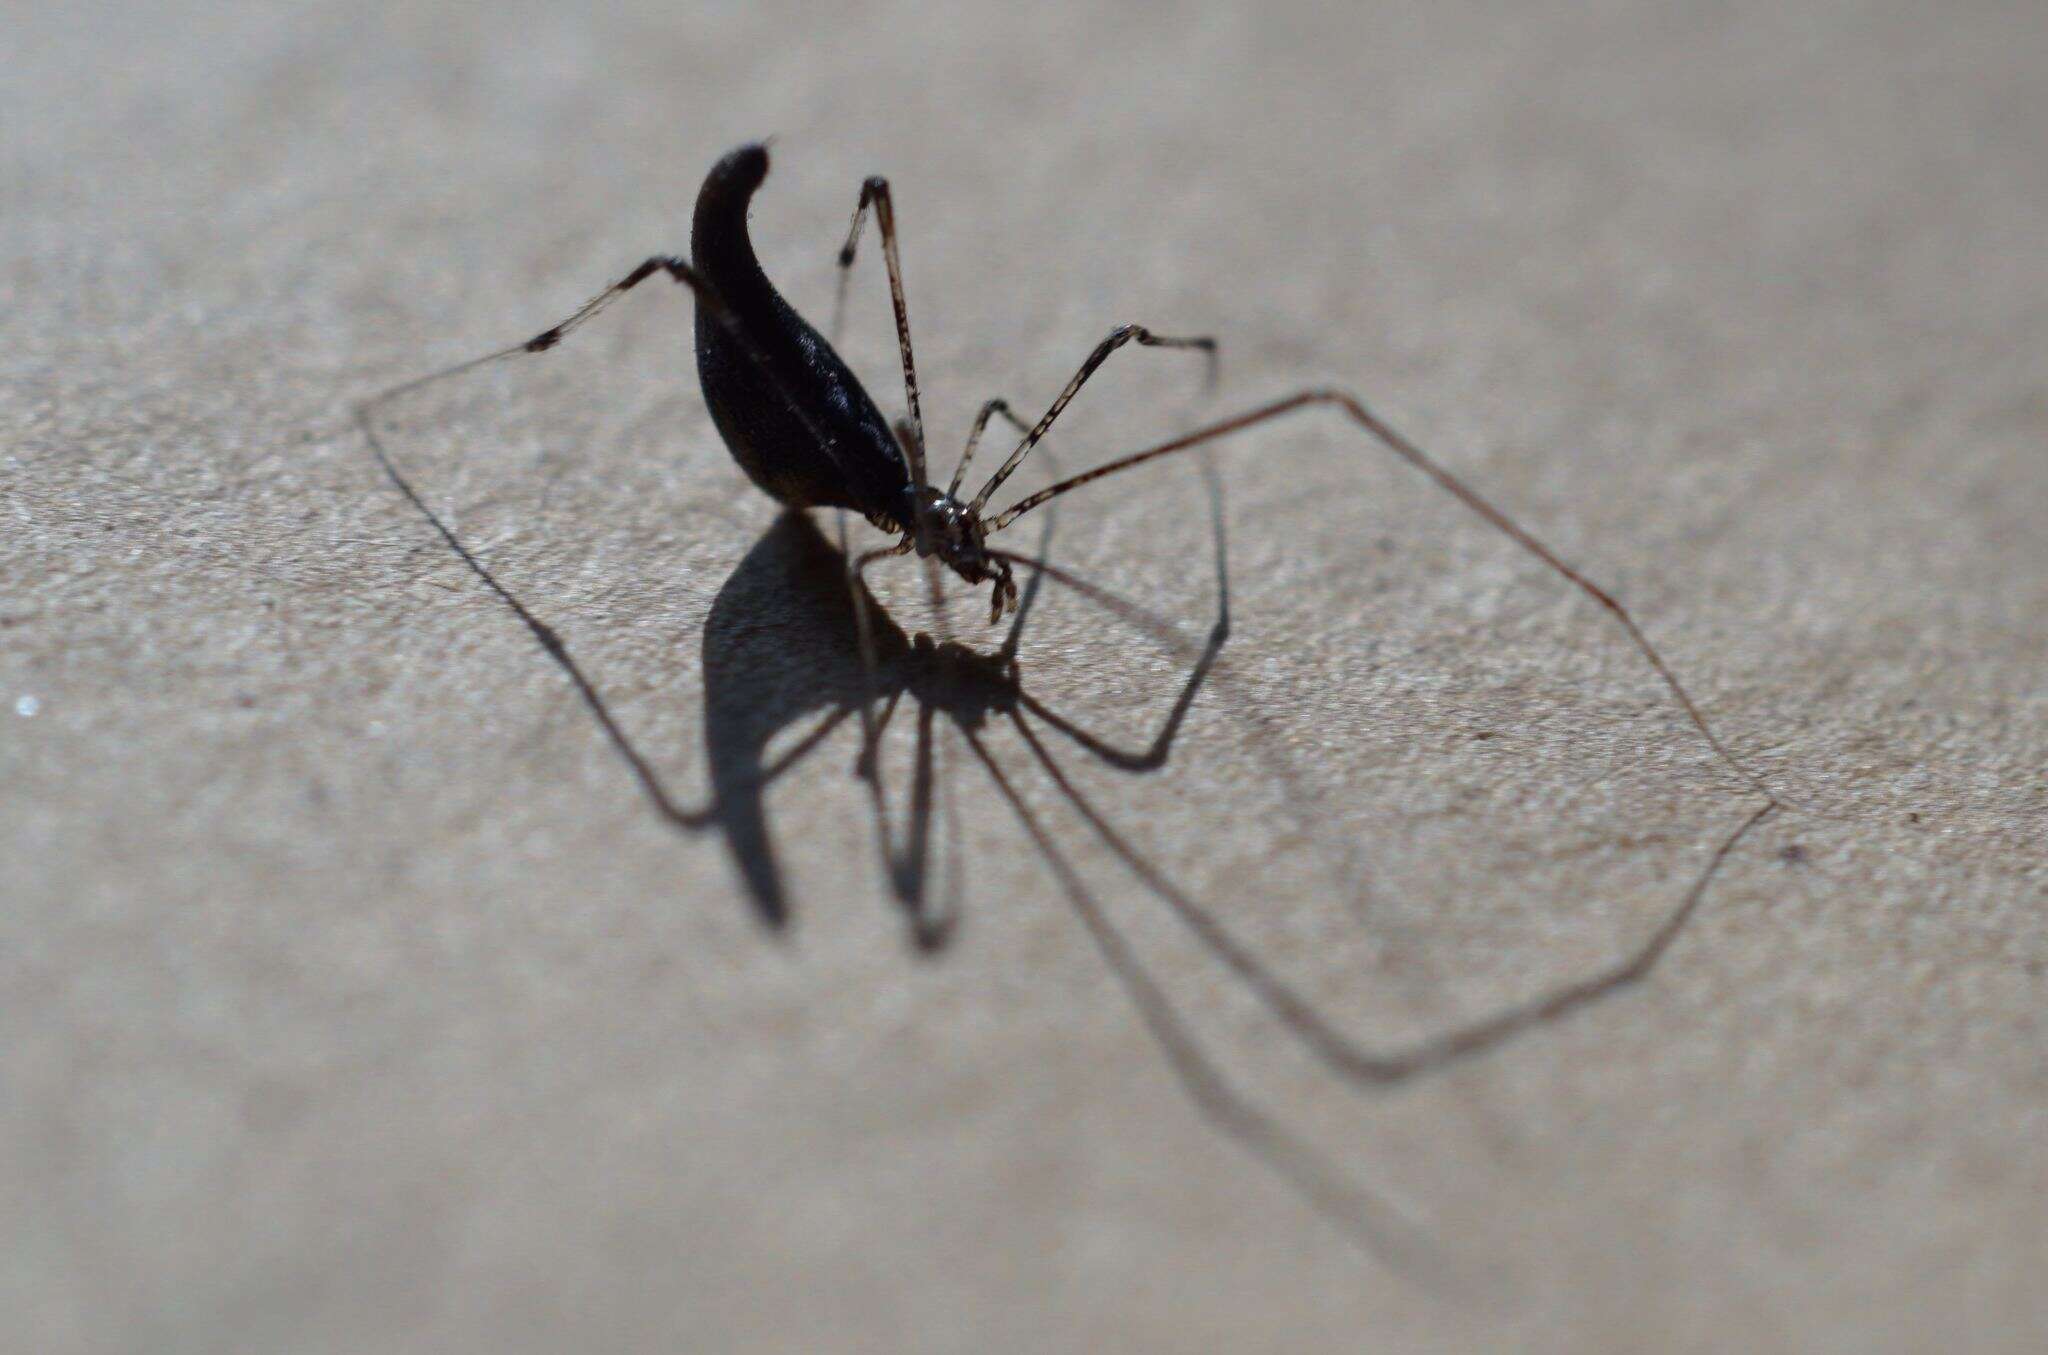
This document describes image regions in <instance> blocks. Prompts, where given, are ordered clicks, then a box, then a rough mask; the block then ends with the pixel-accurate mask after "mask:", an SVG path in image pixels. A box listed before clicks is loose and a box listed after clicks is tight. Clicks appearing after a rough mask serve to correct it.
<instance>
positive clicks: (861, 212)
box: [832, 174, 931, 489]
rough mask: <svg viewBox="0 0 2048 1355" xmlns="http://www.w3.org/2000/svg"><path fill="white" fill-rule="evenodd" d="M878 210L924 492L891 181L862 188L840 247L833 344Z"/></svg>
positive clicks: (913, 457)
mask: <svg viewBox="0 0 2048 1355" xmlns="http://www.w3.org/2000/svg"><path fill="white" fill-rule="evenodd" d="M869 207H873V208H874V209H875V228H876V229H877V230H879V231H880V232H881V234H882V262H883V264H884V265H885V266H886V267H887V268H888V271H889V302H890V304H891V305H892V306H894V307H895V311H896V348H897V351H898V352H899V353H901V354H902V356H903V398H904V401H905V403H906V404H908V405H909V407H910V437H909V439H908V440H907V441H906V443H905V445H904V451H905V452H906V453H907V454H908V455H909V457H910V473H911V476H912V478H914V479H915V480H916V482H917V487H918V488H919V489H923V488H924V487H925V486H926V485H928V484H930V483H931V480H930V478H929V477H928V476H926V474H925V466H924V413H923V411H922V410H921V409H920V408H919V407H918V400H917V359H916V357H915V356H913V354H912V353H911V348H910V307H909V305H908V304H906V303H905V301H904V299H903V263H902V260H901V258H900V257H899V256H898V254H897V250H896V205H895V203H894V201H892V200H891V198H890V196H889V181H888V180H887V179H885V178H883V177H882V176H881V175H879V174H877V175H874V176H872V177H870V178H869V179H868V180H867V182H866V183H863V184H862V185H861V186H860V201H859V202H858V203H857V204H855V206H854V209H853V224H852V225H851V226H849V227H848V228H847V231H846V243H845V244H844V245H841V246H840V247H839V292H838V298H837V300H836V301H835V303H834V305H833V308H832V341H833V342H834V343H837V342H838V341H839V330H840V327H841V324H842V323H843V321H844V318H845V314H846V283H847V278H848V276H849V275H850V272H851V270H852V268H853V256H854V250H855V248H856V247H857V246H858V245H859V244H860V231H861V226H862V225H863V224H865V223H866V221H867V212H868V208H869Z"/></svg>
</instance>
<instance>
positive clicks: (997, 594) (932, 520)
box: [911, 486, 1017, 625]
mask: <svg viewBox="0 0 2048 1355" xmlns="http://www.w3.org/2000/svg"><path fill="white" fill-rule="evenodd" d="M917 519H918V520H917V524H916V528H915V530H913V531H912V533H911V539H912V540H913V541H914V542H915V543H916V546H917V553H918V554H919V555H921V556H935V557H937V559H938V561H939V563H940V564H943V565H944V566H946V568H948V569H950V570H952V571H953V572H954V573H955V574H958V575H959V576H960V577H961V578H963V579H965V580H967V582H969V583H973V584H980V583H992V584H994V586H995V589H994V593H993V595H992V596H991V597H990V599H989V616H988V619H989V624H990V625H994V624H995V623H996V622H998V621H1000V620H1002V619H1003V616H1004V614H1005V613H1007V612H1011V611H1014V610H1016V607H1017V584H1016V581H1015V580H1014V579H1012V578H1011V577H1010V562H1009V561H1007V560H1005V559H1003V558H1002V557H1001V556H998V555H992V554H990V553H989V549H988V546H987V545H986V544H985V541H984V538H985V537H986V536H987V529H986V528H985V527H984V526H983V525H982V521H981V515H980V514H979V513H977V512H975V511H974V509H973V508H972V507H971V506H970V505H968V504H964V503H962V502H960V500H958V499H956V498H954V497H953V496H952V495H951V494H949V493H947V492H946V491H944V490H942V489H934V488H932V487H930V486H926V487H925V488H923V489H921V490H919V491H918V492H917Z"/></svg>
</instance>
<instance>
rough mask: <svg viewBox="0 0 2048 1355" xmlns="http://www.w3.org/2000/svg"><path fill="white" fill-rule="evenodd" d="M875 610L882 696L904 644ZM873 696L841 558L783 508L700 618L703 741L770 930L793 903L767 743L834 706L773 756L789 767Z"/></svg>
mask: <svg viewBox="0 0 2048 1355" xmlns="http://www.w3.org/2000/svg"><path fill="white" fill-rule="evenodd" d="M869 615H870V617H871V618H872V619H873V622H874V636H875V655H876V664H877V672H876V675H875V678H874V680H873V686H874V693H873V694H874V695H877V696H886V695H887V694H888V693H889V692H890V691H893V690H894V689H895V688H896V687H897V685H898V681H897V675H898V674H899V673H900V670H901V666H902V665H901V660H902V657H903V655H904V653H905V652H906V651H907V650H908V649H909V642H908V641H907V640H906V639H905V638H904V635H903V631H902V630H901V629H900V628H899V627H898V626H897V625H896V624H895V623H894V622H893V621H891V620H890V619H889V617H888V614H887V613H885V612H883V611H882V610H881V608H880V607H877V606H870V608H869ZM868 695H869V679H868V678H867V677H866V675H865V674H864V673H863V672H862V664H861V653H860V639H859V632H858V629H857V622H856V619H855V616H854V610H853V598H852V594H851V592H850V591H849V589H848V586H847V577H846V561H845V558H844V557H843V556H842V555H841V554H840V553H839V552H838V550H836V549H835V548H834V547H833V546H832V545H831V544H830V543H829V542H827V541H826V540H825V538H824V536H823V534H821V533H820V532H819V531H818V528H817V526H816V525H815V524H814V523H812V521H811V520H810V518H809V517H807V516H806V515H804V514H803V513H800V512H791V513H785V514H783V515H782V516H781V517H780V518H779V519H777V520H776V523H775V525H774V526H773V527H772V528H770V529H769V531H768V533H767V535H765V536H763V537H762V538H761V539H760V540H759V541H757V542H755V543H754V547H753V549H751V550H749V551H748V552H747V554H746V557H745V558H744V559H743V560H741V561H740V564H739V567H738V568H737V569H735V570H734V571H733V573H732V575H731V577H729V578H728V579H727V580H726V581H725V584H724V586H723V587H721V588H720V589H719V590H718V596H717V597H716V598H715V599H714V600H713V601H712V604H711V615H710V617H709V619H708V620H707V621H706V622H705V624H704V745H705V751H706V754H707V757H708V759H709V762H710V776H711V795H712V803H713V804H714V805H715V806H716V809H715V811H714V815H715V818H716V820H717V822H718V824H719V825H720V826H721V827H722V828H723V829H724V832H725V838H726V844H727V846H728V847H729V848H730V849H731V851H732V854H733V860H734V862H735V863H736V864H737V865H738V867H739V871H740V876H741V879H742V880H743V881H744V883H745V886H746V889H747V893H748V894H749V896H750V897H751V898H752V900H753V903H754V907H755V909H756V910H757V911H758V912H759V914H760V916H761V920H762V921H763V922H765V923H766V924H767V925H769V926H770V927H781V926H782V925H784V924H785V923H786V922H787V921H788V919H789V911H790V908H789V898H788V892H787V888H786V886H785V884H784V881H783V877H782V870H781V867H780V865H779V864H778V862H777V860H776V855H775V845H774V841H773V838H772V837H771V835H770V832H769V827H768V819H767V813H766V808H765V805H764V802H763V795H764V791H765V788H766V783H767V781H768V780H769V778H770V777H771V776H772V774H773V769H771V768H770V767H769V765H768V762H767V750H768V745H769V743H770V742H771V741H772V740H773V739H774V738H775V736H776V735H777V734H779V733H780V732H781V731H783V730H784V729H787V728H789V727H790V726H792V725H794V724H796V723H798V722H799V721H801V720H802V719H803V718H804V717H805V716H807V715H811V714H813V713H815V712H821V711H822V712H827V713H826V714H824V715H823V716H822V717H821V720H820V724H819V726H818V728H816V729H815V730H813V731H812V732H811V734H810V735H808V736H806V738H805V739H804V740H802V741H801V743H800V744H799V745H798V747H796V748H793V749H791V750H789V751H788V752H786V753H784V754H783V755H782V757H781V758H780V759H778V761H779V762H780V763H782V764H783V765H787V764H788V763H789V762H791V761H794V760H795V759H796V758H797V757H800V756H802V754H803V753H804V752H807V751H809V748H810V747H811V745H812V744H813V742H814V741H815V740H818V739H822V738H823V736H824V735H825V733H827V732H828V731H829V729H830V728H831V727H833V726H836V725H837V724H838V722H839V721H840V720H841V719H843V718H845V717H846V715H847V714H848V713H850V712H852V711H854V710H857V709H858V708H859V704H860V702H861V701H862V699H863V698H864V697H866V696H868Z"/></svg>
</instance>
